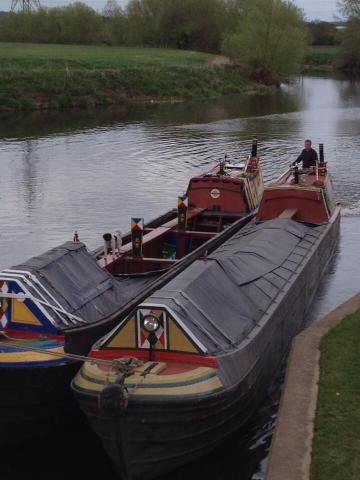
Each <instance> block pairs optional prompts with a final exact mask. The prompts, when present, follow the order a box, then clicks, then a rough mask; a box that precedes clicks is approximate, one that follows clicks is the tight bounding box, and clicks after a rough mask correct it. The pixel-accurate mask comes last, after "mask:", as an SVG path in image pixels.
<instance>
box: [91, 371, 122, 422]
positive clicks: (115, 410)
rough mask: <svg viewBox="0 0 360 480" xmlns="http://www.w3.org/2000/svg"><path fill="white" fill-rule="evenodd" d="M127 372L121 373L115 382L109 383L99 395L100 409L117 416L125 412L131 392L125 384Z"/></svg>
mask: <svg viewBox="0 0 360 480" xmlns="http://www.w3.org/2000/svg"><path fill="white" fill-rule="evenodd" d="M124 380H125V374H124V373H121V374H120V375H119V376H118V377H117V379H116V380H115V383H113V384H111V385H108V386H107V387H105V388H104V389H103V391H102V392H101V393H100V395H99V401H98V406H99V410H101V411H102V412H104V413H105V414H106V415H110V416H116V415H120V414H121V413H122V412H124V411H125V410H126V409H127V407H128V404H129V393H128V390H127V388H126V386H125V385H124Z"/></svg>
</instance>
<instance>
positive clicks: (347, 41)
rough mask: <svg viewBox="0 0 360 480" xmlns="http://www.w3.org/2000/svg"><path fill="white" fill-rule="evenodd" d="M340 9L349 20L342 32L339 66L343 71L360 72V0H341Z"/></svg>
mask: <svg viewBox="0 0 360 480" xmlns="http://www.w3.org/2000/svg"><path fill="white" fill-rule="evenodd" d="M338 7H339V9H340V11H341V13H342V14H343V15H345V16H347V17H348V20H347V22H346V25H345V29H344V30H343V32H342V42H341V46H340V51H339V55H338V58H337V65H338V67H339V68H340V69H342V70H347V71H352V72H360V0H341V1H339V2H338Z"/></svg>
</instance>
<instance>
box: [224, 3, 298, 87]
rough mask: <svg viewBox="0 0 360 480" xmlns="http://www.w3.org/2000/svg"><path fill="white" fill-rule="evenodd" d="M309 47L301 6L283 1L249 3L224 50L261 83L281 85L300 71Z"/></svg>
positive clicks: (228, 38)
mask: <svg viewBox="0 0 360 480" xmlns="http://www.w3.org/2000/svg"><path fill="white" fill-rule="evenodd" d="M306 44H307V29H306V27H305V23H304V17H303V13H302V11H301V10H300V9H299V8H298V7H296V6H295V5H293V4H292V3H290V2H286V1H283V0H249V1H248V2H247V4H246V7H245V11H244V15H243V18H242V20H241V21H240V24H239V27H238V32H236V33H233V34H229V35H227V36H226V38H225V40H224V43H223V51H224V53H226V54H228V55H229V56H232V57H234V58H235V59H237V60H238V61H240V62H241V63H242V64H246V65H248V66H249V67H250V71H251V74H252V75H253V77H254V78H256V79H257V80H260V81H262V82H265V83H269V84H273V83H275V84H277V83H279V82H280V81H281V79H282V78H285V77H288V76H289V75H291V74H293V73H296V72H297V69H298V68H299V66H300V64H301V61H302V59H303V56H304V54H305V47H306Z"/></svg>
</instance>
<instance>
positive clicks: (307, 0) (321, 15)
mask: <svg viewBox="0 0 360 480" xmlns="http://www.w3.org/2000/svg"><path fill="white" fill-rule="evenodd" d="M73 1H74V0H40V3H41V4H42V5H44V6H47V7H55V6H60V5H67V4H69V3H72V2H73ZM82 1H83V2H84V3H87V4H88V5H89V6H91V7H93V8H95V10H99V11H101V10H102V9H103V7H104V5H105V3H106V0H82ZM293 1H294V3H295V4H296V5H298V6H299V7H300V8H302V9H303V10H304V12H305V14H306V17H307V19H308V20H315V19H319V20H327V21H331V20H334V15H336V14H337V11H336V0H293ZM118 3H119V4H120V5H121V6H125V5H126V4H127V0H118ZM10 7H11V0H0V10H10Z"/></svg>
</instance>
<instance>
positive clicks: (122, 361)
mask: <svg viewBox="0 0 360 480" xmlns="http://www.w3.org/2000/svg"><path fill="white" fill-rule="evenodd" d="M0 335H1V336H3V337H4V338H6V339H7V340H10V342H6V341H4V340H0V346H1V345H5V346H6V347H11V348H18V349H19V350H24V351H30V352H36V353H40V354H41V355H49V356H53V357H57V358H66V359H68V360H71V361H74V362H90V363H95V364H97V365H108V366H110V367H111V368H113V369H116V370H118V371H121V372H124V373H125V374H127V375H128V374H131V373H132V372H134V370H135V368H137V367H140V366H141V365H143V363H144V362H143V361H142V360H139V359H138V358H136V357H124V358H119V359H115V360H105V359H102V358H94V357H87V356H85V355H76V354H74V353H65V352H64V353H60V352H49V351H44V350H42V349H41V348H35V347H30V346H28V345H22V344H21V343H20V344H19V343H18V342H19V341H26V339H25V338H20V339H19V338H14V337H11V336H10V335H8V334H7V333H5V332H4V331H1V330H0ZM12 342H16V345H14V343H12Z"/></svg>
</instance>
